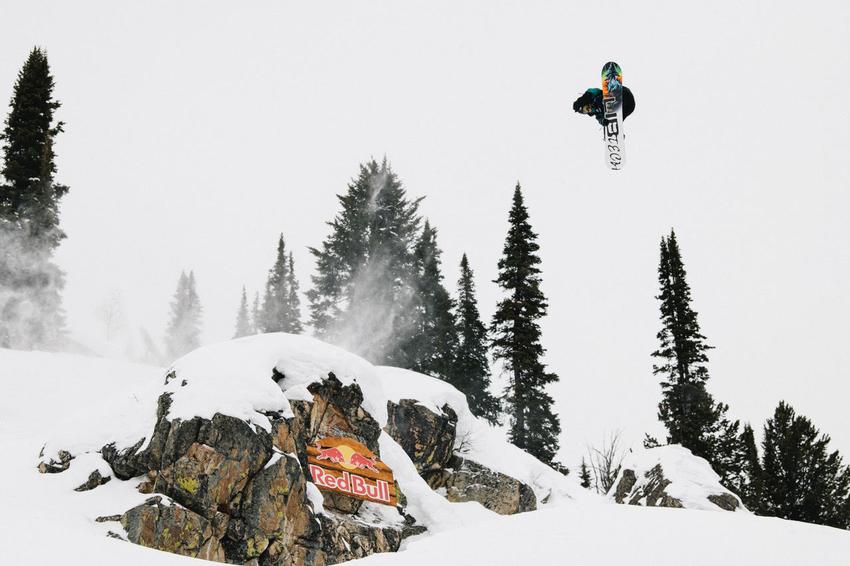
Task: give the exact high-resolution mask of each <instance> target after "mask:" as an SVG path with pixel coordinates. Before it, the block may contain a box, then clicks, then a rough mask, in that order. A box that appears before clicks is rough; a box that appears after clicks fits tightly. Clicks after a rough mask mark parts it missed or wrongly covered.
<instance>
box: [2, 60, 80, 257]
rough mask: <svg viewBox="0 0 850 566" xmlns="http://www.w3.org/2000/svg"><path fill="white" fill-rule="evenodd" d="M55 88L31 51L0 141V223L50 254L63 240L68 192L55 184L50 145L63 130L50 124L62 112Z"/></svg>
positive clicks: (45, 64) (45, 67)
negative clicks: (0, 159) (0, 157)
mask: <svg viewBox="0 0 850 566" xmlns="http://www.w3.org/2000/svg"><path fill="white" fill-rule="evenodd" d="M53 88H54V83H53V76H52V75H51V74H50V65H49V64H48V62H47V54H46V53H45V52H44V51H42V50H41V49H39V48H34V49H33V50H32V51H31V52H30V54H29V57H28V58H27V61H26V63H24V66H23V68H22V69H21V71H20V73H19V74H18V80H17V82H16V83H15V87H14V91H13V95H12V101H11V103H10V106H11V109H12V110H11V112H10V113H9V115H8V117H7V118H6V127H5V129H4V130H3V135H2V136H0V139H2V141H3V152H4V156H5V161H4V164H5V165H4V167H3V170H2V173H3V177H5V179H6V184H4V185H2V186H0V217H2V218H4V219H6V220H8V221H11V222H12V223H15V224H17V225H18V227H20V228H22V229H24V230H25V232H26V234H27V236H28V237H30V238H32V239H34V240H35V243H36V244H38V245H39V246H40V247H47V248H49V249H53V248H55V247H56V246H57V245H58V244H59V241H60V240H61V239H62V238H64V237H65V235H64V234H63V233H62V231H61V230H60V229H59V200H60V199H61V198H62V197H63V196H64V195H65V194H66V193H67V192H68V187H66V186H64V185H60V184H57V183H55V182H54V181H53V175H54V174H55V173H56V163H55V158H56V156H55V154H54V151H53V140H54V138H55V137H56V136H57V135H58V134H59V133H60V132H61V131H62V126H63V124H62V122H57V123H56V124H54V123H53V113H54V111H56V110H57V109H58V108H59V106H60V103H59V102H58V101H56V100H54V99H53Z"/></svg>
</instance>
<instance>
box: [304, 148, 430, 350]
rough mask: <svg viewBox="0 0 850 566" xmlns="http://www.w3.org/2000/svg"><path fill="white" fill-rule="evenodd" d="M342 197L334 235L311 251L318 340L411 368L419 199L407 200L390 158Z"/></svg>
mask: <svg viewBox="0 0 850 566" xmlns="http://www.w3.org/2000/svg"><path fill="white" fill-rule="evenodd" d="M338 199H339V202H340V207H341V210H340V211H339V212H338V213H337V215H336V216H335V217H334V218H333V219H332V220H331V221H330V222H329V225H330V227H331V233H330V235H329V236H328V237H327V238H325V240H324V241H323V242H322V245H321V246H320V247H318V248H311V250H310V251H311V253H312V254H313V256H314V257H315V258H316V274H315V275H314V276H313V277H312V282H313V286H312V289H310V291H309V292H308V293H307V296H308V298H309V300H310V319H311V323H312V326H313V328H314V329H315V332H316V334H317V336H319V337H320V338H323V339H325V340H328V341H330V342H333V343H336V344H338V345H341V346H343V347H345V348H347V349H349V350H352V351H354V352H356V353H358V354H360V355H362V356H363V357H365V358H367V359H368V360H370V361H371V362H373V363H379V364H385V365H394V366H398V367H409V366H410V359H409V357H408V349H407V347H408V342H409V341H410V340H411V338H412V336H413V333H414V331H415V322H416V312H415V309H412V308H411V306H412V305H413V304H414V299H415V294H416V287H415V285H416V270H415V264H416V259H415V253H414V252H415V246H416V241H417V234H418V232H419V224H420V218H419V215H418V207H419V200H411V199H409V198H408V197H407V193H406V192H405V190H404V188H403V187H402V184H401V181H400V180H399V179H398V176H397V175H396V174H395V173H394V172H393V171H392V169H391V168H390V166H389V165H388V164H387V161H386V159H384V161H383V162H382V163H380V164H379V163H377V162H376V161H375V160H374V159H373V160H371V161H369V162H368V163H365V164H363V165H361V166H360V173H359V174H358V176H357V177H356V178H355V179H353V180H352V181H351V183H349V185H348V190H347V191H346V192H345V194H342V195H339V196H338Z"/></svg>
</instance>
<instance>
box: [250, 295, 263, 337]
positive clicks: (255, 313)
mask: <svg viewBox="0 0 850 566" xmlns="http://www.w3.org/2000/svg"><path fill="white" fill-rule="evenodd" d="M262 319H263V311H262V309H261V308H260V292H259V291H257V292H256V293H254V305H253V306H252V307H251V330H252V332H251V333H252V334H259V333H260V332H262V331H263V330H262Z"/></svg>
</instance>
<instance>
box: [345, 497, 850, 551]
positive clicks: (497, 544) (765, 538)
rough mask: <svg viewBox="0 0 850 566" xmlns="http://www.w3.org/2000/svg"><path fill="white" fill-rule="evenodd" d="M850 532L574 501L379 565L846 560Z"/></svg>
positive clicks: (416, 547) (426, 543) (418, 545)
mask: <svg viewBox="0 0 850 566" xmlns="http://www.w3.org/2000/svg"><path fill="white" fill-rule="evenodd" d="M848 556H850V533H848V532H845V531H839V530H837V529H832V528H830V527H820V526H816V525H807V524H803V523H795V522H793V521H783V520H781V519H767V518H763V517H754V516H752V515H748V514H744V513H708V512H705V511H693V510H689V509H663V508H658V507H633V506H630V505H586V504H574V505H569V506H560V507H554V508H547V509H543V510H540V511H536V512H534V513H524V514H521V515H513V516H509V517H495V518H493V519H491V520H488V521H486V522H483V523H480V524H478V525H474V526H472V527H470V528H467V529H463V530H454V531H451V532H446V533H440V534H437V535H434V536H432V537H427V538H426V537H422V538H419V539H416V540H411V541H408V542H407V544H406V545H404V548H403V550H402V551H401V554H399V555H397V556H391V555H380V554H376V555H373V556H370V557H368V558H365V559H362V560H356V561H353V562H350V563H349V564H352V566H354V565H358V566H360V565H362V566H378V565H387V564H404V565H405V566H433V565H434V564H439V565H440V566H471V565H479V564H481V565H487V566H517V565H518V564H523V565H527V566H544V565H545V566H550V565H551V566H564V565H570V564H575V565H580V566H585V565H594V566H624V565H628V566H757V565H762V564H769V565H771V566H803V565H811V566H846V564H847V563H848Z"/></svg>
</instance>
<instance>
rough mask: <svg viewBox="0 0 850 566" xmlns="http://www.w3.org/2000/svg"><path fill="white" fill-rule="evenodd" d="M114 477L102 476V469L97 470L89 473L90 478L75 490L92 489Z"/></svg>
mask: <svg viewBox="0 0 850 566" xmlns="http://www.w3.org/2000/svg"><path fill="white" fill-rule="evenodd" d="M111 479H112V476H106V477H104V476H102V475H100V471H98V470H95V471H93V472H92V473H90V474H89V477H88V479H86V481H84V482H83V483H81V484H80V485H78V486H77V487H75V488H74V491H90V490H92V489H94V488H96V487H98V486H101V485H103V484H105V483H107V482H108V481H109V480H111Z"/></svg>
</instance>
